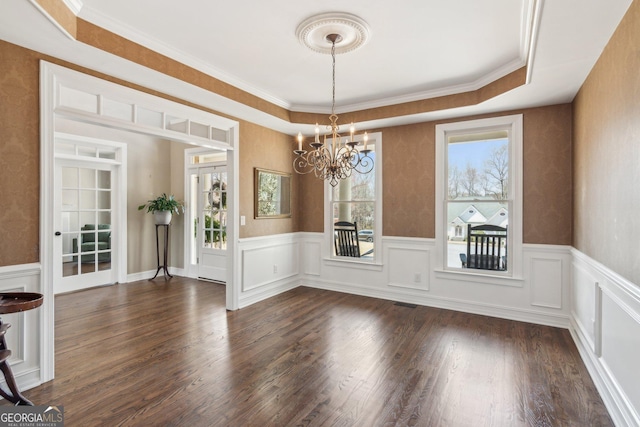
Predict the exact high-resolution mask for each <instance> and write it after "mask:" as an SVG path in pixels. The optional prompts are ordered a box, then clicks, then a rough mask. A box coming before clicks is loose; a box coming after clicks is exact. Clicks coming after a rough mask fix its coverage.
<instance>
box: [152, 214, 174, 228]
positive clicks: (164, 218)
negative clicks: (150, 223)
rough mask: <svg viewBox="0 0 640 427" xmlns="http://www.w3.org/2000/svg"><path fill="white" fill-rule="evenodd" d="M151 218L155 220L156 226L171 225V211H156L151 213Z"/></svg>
mask: <svg viewBox="0 0 640 427" xmlns="http://www.w3.org/2000/svg"><path fill="white" fill-rule="evenodd" d="M153 217H154V218H155V220H156V224H158V225H161V224H169V223H171V217H172V214H171V211H157V212H154V213H153Z"/></svg>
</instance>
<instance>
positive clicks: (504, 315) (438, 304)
mask: <svg viewBox="0 0 640 427" xmlns="http://www.w3.org/2000/svg"><path fill="white" fill-rule="evenodd" d="M302 286H308V287H312V288H317V289H325V290H329V291H335V292H344V293H348V294H354V295H360V296H365V297H372V298H380V299H386V300H389V301H399V302H404V303H410V304H418V305H423V306H425V307H434V308H442V309H445V310H453V311H460V312H464V313H471V314H479V315H482V316H490V317H497V318H501V319H507V320H515V321H518V322H527V323H535V324H538V325H545V326H553V327H558V328H564V329H567V328H568V327H569V318H568V316H565V315H563V314H549V313H542V312H537V311H533V310H524V309H514V308H511V307H504V306H498V305H491V304H485V303H474V302H469V301H461V300H454V299H450V298H445V297H437V296H430V295H428V294H424V293H421V294H418V293H399V292H388V291H385V290H374V289H372V288H369V287H363V286H357V285H352V284H348V283H342V282H328V281H321V280H313V279H307V280H304V281H303V282H302Z"/></svg>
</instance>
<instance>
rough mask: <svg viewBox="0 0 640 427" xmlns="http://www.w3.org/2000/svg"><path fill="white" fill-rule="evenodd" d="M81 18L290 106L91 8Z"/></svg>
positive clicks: (281, 105)
mask: <svg viewBox="0 0 640 427" xmlns="http://www.w3.org/2000/svg"><path fill="white" fill-rule="evenodd" d="M32 1H33V0H32ZM81 18H82V19H84V20H86V21H89V22H92V23H93V24H95V25H98V26H100V27H102V28H104V29H106V30H109V31H111V32H113V33H115V34H117V35H119V36H121V37H124V38H126V39H129V40H131V41H132V42H135V43H138V44H139V45H142V46H144V47H146V48H149V49H151V50H153V51H155V52H157V53H159V54H161V55H164V56H166V57H168V58H171V59H174V60H176V61H178V62H180V63H182V64H184V65H187V66H189V67H192V68H194V69H196V70H198V71H201V72H203V73H205V74H208V75H209V76H211V77H214V78H216V79H218V80H221V81H223V82H225V83H228V84H230V85H233V86H235V87H236V88H238V89H241V90H244V91H246V92H249V93H250V94H252V95H255V96H257V97H259V98H262V99H264V100H265V101H269V102H271V103H272V104H275V105H278V106H280V107H282V108H286V109H289V108H290V105H289V104H288V103H287V102H285V101H284V100H282V99H280V98H277V97H275V96H273V95H271V94H269V93H266V92H263V91H261V90H259V89H257V88H256V87H255V86H252V85H251V84H249V83H247V82H246V81H244V80H241V79H238V78H237V77H235V76H232V75H230V74H227V73H225V72H224V71H222V70H220V69H217V68H215V67H212V66H211V65H209V64H208V63H206V62H204V61H202V60H200V59H198V58H196V57H194V56H192V55H187V54H185V53H184V52H181V51H180V50H177V49H174V48H173V47H171V46H169V45H167V44H166V43H164V42H162V41H160V40H158V39H156V38H153V37H149V36H148V35H147V34H144V33H141V32H140V31H138V30H136V29H135V28H132V27H130V26H128V25H125V24H123V23H121V22H119V21H116V20H114V19H111V18H109V17H108V16H106V15H104V14H102V13H100V12H97V11H95V10H93V9H91V8H88V7H85V8H84V9H83V10H82V16H81Z"/></svg>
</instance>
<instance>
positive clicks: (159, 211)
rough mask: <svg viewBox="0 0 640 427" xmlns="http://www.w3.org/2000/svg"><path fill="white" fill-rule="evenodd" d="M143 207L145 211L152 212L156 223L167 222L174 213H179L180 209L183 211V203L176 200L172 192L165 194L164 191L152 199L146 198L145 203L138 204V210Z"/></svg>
mask: <svg viewBox="0 0 640 427" xmlns="http://www.w3.org/2000/svg"><path fill="white" fill-rule="evenodd" d="M145 208H146V209H147V212H151V213H152V214H153V216H154V218H155V220H156V224H169V223H170V222H171V217H172V216H173V214H174V213H175V214H176V215H180V211H182V212H184V204H183V203H182V202H181V201H179V200H176V198H175V197H173V194H172V195H170V196H167V194H166V193H162V195H161V196H159V197H156V198H155V199H153V200H148V201H147V203H144V204H142V205H140V206H138V210H139V211H141V210H143V209H145Z"/></svg>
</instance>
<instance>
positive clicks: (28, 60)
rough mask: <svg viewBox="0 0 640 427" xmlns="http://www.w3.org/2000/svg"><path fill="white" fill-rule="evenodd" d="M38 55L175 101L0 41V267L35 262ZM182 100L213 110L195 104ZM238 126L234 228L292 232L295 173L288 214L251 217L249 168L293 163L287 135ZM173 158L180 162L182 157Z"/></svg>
mask: <svg viewBox="0 0 640 427" xmlns="http://www.w3.org/2000/svg"><path fill="white" fill-rule="evenodd" d="M41 59H44V60H47V61H50V62H53V63H56V64H59V65H62V66H65V67H68V68H71V69H74V70H78V71H81V72H84V73H87V74H90V75H93V76H96V77H99V78H103V79H106V80H108V81H112V82H115V83H118V84H122V85H125V86H128V87H132V88H133V89H136V90H141V91H143V92H146V93H150V94H152V95H156V96H161V97H164V98H166V99H169V100H172V101H175V102H181V100H179V99H176V98H173V97H169V96H166V95H163V94H161V93H158V92H156V91H152V90H148V89H145V88H143V87H140V86H137V85H132V84H130V83H127V82H124V81H121V80H119V79H114V78H112V77H110V76H106V75H103V74H100V73H97V72H95V71H92V70H88V69H85V68H82V67H79V66H77V65H74V64H70V63H67V62H64V61H61V60H59V59H56V58H52V57H49V56H47V55H43V54H40V53H38V52H34V51H31V50H28V49H24V48H22V47H19V46H16V45H13V44H10V43H7V42H4V41H1V40H0V100H1V102H0V196H3V198H5V199H7V200H8V201H5V205H6V208H5V209H2V210H0V266H5V265H16V264H25V263H30V262H38V261H39V227H40V222H39V221H40V217H39V195H40V193H39V192H40V189H39V185H40V172H39V171H40V157H39V151H40V129H39V126H40V120H39V116H40V109H39V108H40V107H39V61H40V60H41ZM183 103H184V104H186V105H189V106H192V107H195V108H200V109H202V110H204V111H208V112H210V113H213V114H219V113H217V112H216V111H213V110H210V109H206V108H202V107H201V106H198V105H194V104H191V103H186V102H183ZM240 128H241V130H240V146H241V147H242V148H241V149H240V153H241V156H243V153H244V157H241V163H242V168H241V169H242V170H241V171H240V191H241V194H240V199H241V200H240V211H241V214H242V215H245V216H246V218H247V226H245V227H241V230H240V235H241V237H249V236H261V235H269V234H278V233H288V232H293V231H298V229H299V225H298V222H297V221H298V211H297V194H298V180H297V178H296V177H294V180H293V186H294V187H293V191H294V194H293V196H292V197H293V198H294V203H295V204H294V205H293V213H292V214H293V215H292V218H290V219H278V220H259V221H253V167H256V166H257V167H263V168H267V169H275V170H282V171H290V170H291V168H292V164H293V157H292V151H291V150H292V148H293V139H292V138H290V137H289V136H286V135H284V134H281V133H279V132H275V131H272V130H269V129H266V128H263V127H261V126H258V125H254V124H251V123H247V122H242V123H241V125H240ZM253 156H255V157H253ZM179 161H180V162H182V158H180V160H179ZM254 163H255V164H254ZM180 182H181V181H180ZM180 185H181V184H180ZM179 187H180V186H179ZM180 188H181V187H180ZM173 190H174V192H176V194H178V193H180V192H182V190H180V191H177V188H174V189H173ZM136 203H137V202H136ZM176 238H177V237H176ZM171 261H172V265H181V264H182V258H181V255H180V253H178V252H177V251H172V253H171ZM147 264H148V261H147V260H146V258H145V260H140V262H139V263H138V262H136V266H138V265H139V266H140V268H143V267H144V266H145V265H147Z"/></svg>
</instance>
